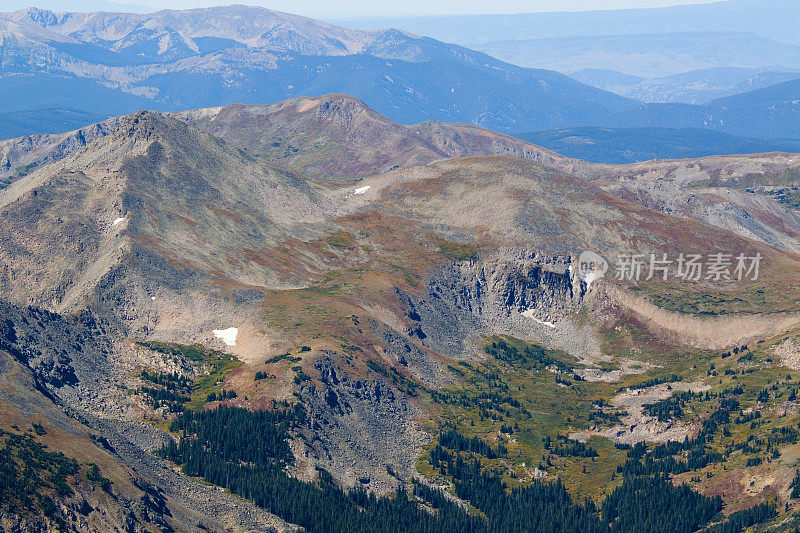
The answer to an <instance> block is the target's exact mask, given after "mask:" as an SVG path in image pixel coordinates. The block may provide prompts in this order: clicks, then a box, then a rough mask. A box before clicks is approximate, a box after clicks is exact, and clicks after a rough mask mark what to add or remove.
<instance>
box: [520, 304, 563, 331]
mask: <svg viewBox="0 0 800 533" xmlns="http://www.w3.org/2000/svg"><path fill="white" fill-rule="evenodd" d="M535 312H536V310H535V309H528V310H527V311H523V312H522V316H524V317H528V318H530V319H532V320H534V321H536V322H537V323H539V324H541V325H543V326H547V327H548V328H555V327H556V325H555V324H553V323H552V322H546V321H544V320H539V319H538V318H536V317H535V316H533V314H534V313H535Z"/></svg>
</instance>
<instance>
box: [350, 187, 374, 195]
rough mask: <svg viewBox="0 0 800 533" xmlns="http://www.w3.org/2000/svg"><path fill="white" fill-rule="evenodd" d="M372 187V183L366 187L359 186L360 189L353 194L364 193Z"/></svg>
mask: <svg viewBox="0 0 800 533" xmlns="http://www.w3.org/2000/svg"><path fill="white" fill-rule="evenodd" d="M370 187H371V185H365V186H364V187H359V188H358V189H356V190H355V192H353V194H364V193H365V192H367V191H368V190H369V188H370Z"/></svg>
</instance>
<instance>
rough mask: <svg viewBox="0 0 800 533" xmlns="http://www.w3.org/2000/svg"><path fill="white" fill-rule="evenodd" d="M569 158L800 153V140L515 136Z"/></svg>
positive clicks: (556, 133) (673, 132) (657, 133)
mask: <svg viewBox="0 0 800 533" xmlns="http://www.w3.org/2000/svg"><path fill="white" fill-rule="evenodd" d="M515 136H516V137H519V138H520V139H523V140H526V141H528V142H531V143H534V144H538V145H540V146H543V147H545V148H549V149H551V150H553V151H555V152H558V153H560V154H562V155H565V156H568V157H575V158H578V159H583V160H585V161H591V162H593V163H619V164H624V163H634V162H638V161H648V160H651V159H685V158H694V157H705V156H709V155H728V154H751V153H760V152H770V151H782V152H800V140H796V141H792V140H774V141H767V140H760V139H748V138H746V137H737V136H734V135H728V134H726V133H721V132H717V131H710V130H704V129H698V128H681V129H672V128H615V129H611V128H594V127H587V128H571V129H561V130H551V131H539V132H532V133H521V134H516V135H515Z"/></svg>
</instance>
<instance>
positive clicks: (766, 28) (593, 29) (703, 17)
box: [336, 0, 800, 46]
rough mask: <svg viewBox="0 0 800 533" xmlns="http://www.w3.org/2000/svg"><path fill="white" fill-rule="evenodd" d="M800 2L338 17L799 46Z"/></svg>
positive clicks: (472, 38)
mask: <svg viewBox="0 0 800 533" xmlns="http://www.w3.org/2000/svg"><path fill="white" fill-rule="evenodd" d="M798 20H800V2H797V1H796V0H730V1H727V2H715V3H711V4H697V5H690V6H675V7H664V8H654V9H625V10H610V11H583V12H577V13H524V14H513V15H455V16H435V17H367V18H349V19H337V21H336V22H337V23H339V24H342V25H344V26H346V27H348V28H357V29H378V28H388V27H394V28H401V29H403V30H406V31H410V32H414V33H417V34H420V35H429V36H431V37H434V38H436V39H439V40H442V41H447V42H452V43H458V44H462V45H466V46H474V45H476V44H480V43H489V42H493V41H507V40H525V39H544V38H551V37H575V36H591V35H630V34H647V33H671V32H698V31H700V32H706V31H713V32H731V31H733V32H752V33H754V34H756V35H758V36H760V37H764V38H767V39H772V40H775V41H780V42H785V43H789V44H796V45H800V24H798Z"/></svg>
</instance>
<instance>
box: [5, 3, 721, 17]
mask: <svg viewBox="0 0 800 533" xmlns="http://www.w3.org/2000/svg"><path fill="white" fill-rule="evenodd" d="M711 1H712V0H559V1H558V2H553V0H494V1H492V2H487V1H486V0H403V1H402V2H380V1H377V2H376V1H375V0H339V1H338V2H331V1H330V0H249V1H248V0H227V1H226V0H130V4H138V6H131V5H128V6H125V5H122V4H124V3H126V2H125V0H118V1H117V2H113V1H111V0H0V11H11V10H15V9H21V8H23V7H28V6H30V5H35V6H37V7H42V8H46V9H53V10H57V11H97V10H104V11H151V10H156V9H185V8H190V7H204V6H209V5H225V4H232V3H241V4H248V5H260V6H264V7H268V8H270V9H275V10H278V11H287V12H290V13H299V14H303V15H309V16H318V17H320V16H325V17H336V16H363V15H423V14H425V15H429V14H463V13H530V12H534V11H584V10H594V9H622V8H637V7H662V6H670V5H679V4H707V3H710V2H711Z"/></svg>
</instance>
